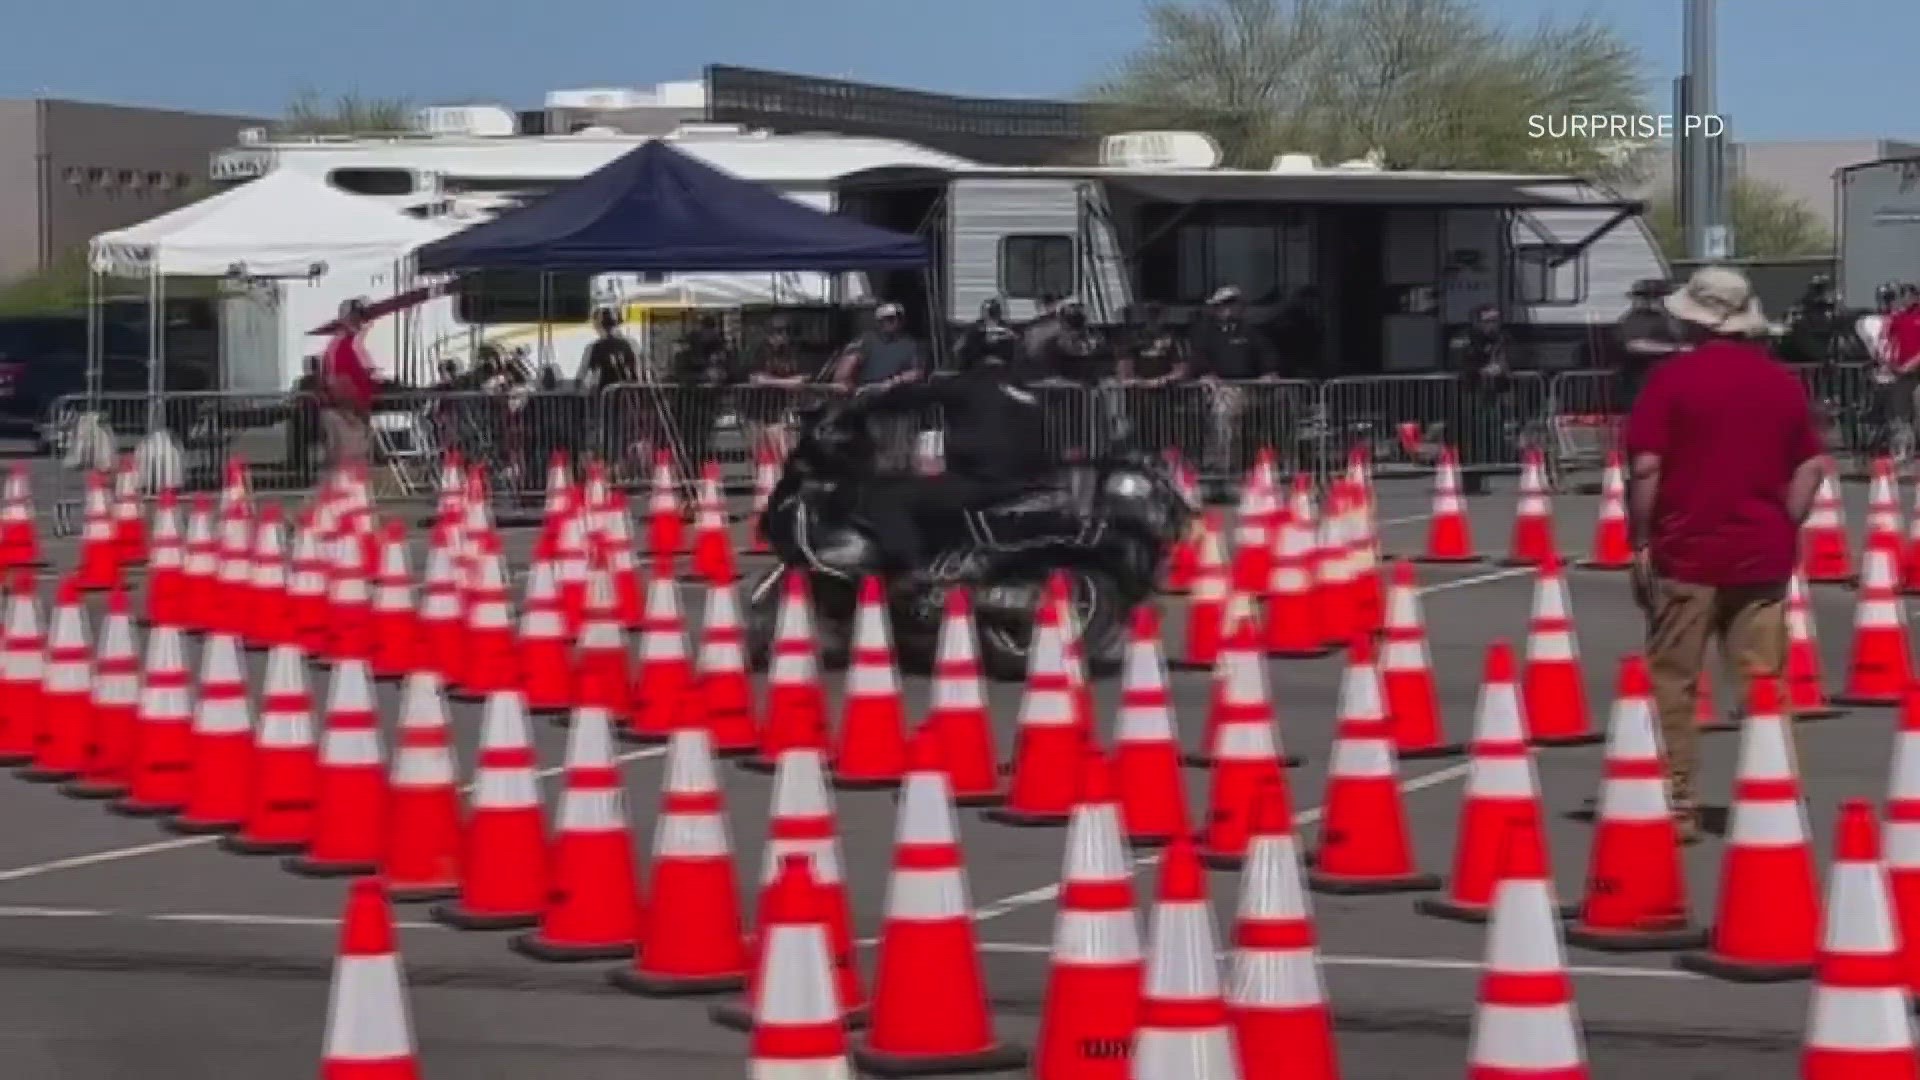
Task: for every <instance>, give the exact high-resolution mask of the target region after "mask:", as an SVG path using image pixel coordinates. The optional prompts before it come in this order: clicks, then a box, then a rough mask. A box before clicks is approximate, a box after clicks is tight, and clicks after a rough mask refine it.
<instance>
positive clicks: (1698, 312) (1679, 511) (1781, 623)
mask: <svg viewBox="0 0 1920 1080" xmlns="http://www.w3.org/2000/svg"><path fill="white" fill-rule="evenodd" d="M1665 307H1666V310H1667V313H1668V314H1669V315H1670V316H1672V318H1673V320H1674V323H1675V328H1676V330H1677V331H1678V333H1679V334H1680V335H1681V340H1682V341H1683V342H1684V343H1685V349H1684V351H1682V352H1680V353H1677V354H1675V355H1674V356H1673V357H1671V358H1669V359H1668V360H1666V361H1665V362H1664V363H1662V364H1661V365H1660V366H1659V367H1658V368H1656V369H1654V372H1653V374H1652V375H1651V376H1650V377H1649V378H1648V380H1647V383H1646V387H1645V388H1644V389H1643V390H1642V391H1641V393H1640V397H1639V398H1638V399H1637V400H1636V401H1635V402H1634V406H1633V412H1632V413H1631V414H1630V415H1629V416H1628V418H1627V431H1626V449H1627V454H1628V456H1629V458H1630V460H1631V467H1632V479H1631V481H1630V482H1629V486H1628V522H1629V528H1630V530H1631V532H1632V538H1633V544H1634V574H1633V585H1634V595H1635V599H1636V600H1637V601H1638V602H1639V603H1640V605H1641V607H1642V609H1643V610H1645V612H1646V614H1647V664H1648V669H1649V673H1650V674H1651V676H1652V680H1653V693H1654V706H1655V708H1656V709H1657V710H1658V712H1659V716H1660V726H1661V728H1662V729H1663V730H1664V732H1665V743H1666V754H1667V773H1668V782H1669V785H1670V788H1671V798H1672V803H1673V813H1674V819H1675V822H1676V823H1677V824H1678V825H1679V827H1680V832H1681V836H1682V838H1683V839H1685V840H1687V841H1688V842H1691V841H1692V840H1694V839H1697V838H1698V830H1699V822H1698V815H1697V810H1696V806H1697V804H1696V803H1695V801H1694V787H1693V782H1694V775H1695V773H1696V771H1697V769H1698V765H1699V733H1698V730H1697V729H1696V728H1695V726H1694V694H1695V688H1696V687H1697V686H1698V685H1699V681H1700V674H1701V668H1702V665H1703V662H1704V660H1705V657H1706V648H1707V641H1708V639H1710V638H1715V637H1717V638H1719V640H1720V650H1721V655H1722V658H1723V662H1724V664H1725V667H1726V670H1728V671H1729V672H1731V673H1732V674H1733V675H1734V677H1735V678H1737V679H1739V681H1740V683H1741V684H1742V685H1741V692H1742V693H1744V690H1745V683H1746V682H1747V681H1748V680H1749V679H1750V678H1751V677H1752V676H1755V675H1767V676H1772V677H1775V678H1778V677H1780V676H1781V674H1782V673H1783V669H1784V667H1785V663H1786V637H1787V630H1786V605H1785V600H1786V590H1787V582H1788V579H1789V578H1790V577H1791V576H1792V575H1793V571H1794V567H1795V564H1796V555H1797V550H1798V544H1799V535H1800V524H1801V522H1803V521H1804V520H1806V516H1807V513H1808V512H1809V511H1810V510H1811V509H1812V506H1813V496H1814V492H1815V490H1816V489H1817V488H1818V487H1819V485H1820V481H1821V478H1822V477H1824V476H1825V475H1826V474H1827V470H1828V469H1829V467H1830V466H1829V463H1828V461H1827V458H1826V457H1825V452H1824V449H1823V447H1822V444H1821V439H1820V434H1819V430H1818V428H1817V426H1816V424H1815V422H1814V414H1813V404H1812V402H1811V400H1810V399H1809V398H1808V396H1807V392H1806V390H1805V388H1803V387H1802V386H1801V385H1800V380H1799V378H1798V377H1796V376H1795V375H1794V373H1793V372H1792V371H1791V370H1789V369H1788V368H1787V367H1786V366H1785V365H1783V364H1781V363H1779V362H1778V361H1777V360H1775V359H1774V357H1773V354H1772V353H1770V352H1769V351H1768V350H1767V348H1766V346H1765V345H1763V344H1762V343H1761V342H1760V341H1759V340H1757V338H1758V336H1759V335H1760V334H1762V333H1764V332H1765V331H1766V319H1765V317H1764V316H1763V315H1762V314H1761V312H1760V304H1759V301H1758V300H1757V299H1755V297H1754V295H1753V290H1752V287H1751V286H1750V285H1749V284H1748V282H1747V279H1746V277H1745V276H1744V275H1742V274H1740V273H1739V272H1737V271H1734V270H1729V269H1726V268H1724V267H1705V268H1702V269H1701V270H1698V271H1696V272H1695V273H1694V275H1693V277H1692V278H1691V279H1690V280H1689V281H1688V282H1687V284H1686V287H1685V288H1683V289H1680V290H1677V291H1676V292H1674V293H1673V294H1671V295H1670V296H1668V297H1667V299H1666V300H1665Z"/></svg>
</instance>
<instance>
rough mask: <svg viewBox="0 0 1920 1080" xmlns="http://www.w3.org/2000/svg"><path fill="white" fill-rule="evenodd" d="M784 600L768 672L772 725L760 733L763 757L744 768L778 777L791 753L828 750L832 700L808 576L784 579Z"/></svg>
mask: <svg viewBox="0 0 1920 1080" xmlns="http://www.w3.org/2000/svg"><path fill="white" fill-rule="evenodd" d="M782 578H783V579H784V580H783V583H782V584H783V587H784V589H785V592H784V594H783V595H782V597H781V601H780V610H779V613H778V615H777V616H776V621H775V628H774V632H773V645H772V649H773V657H772V662H771V663H770V665H769V667H768V670H767V722H766V724H765V726H763V727H762V728H761V729H760V751H759V754H758V755H757V756H756V757H752V758H748V759H746V760H744V761H742V762H741V764H742V765H743V766H744V767H746V768H749V769H752V770H754V771H755V772H772V771H773V768H774V764H775V763H776V762H777V761H778V760H779V759H780V754H781V752H782V751H784V750H786V749H788V748H789V747H799V748H804V749H808V750H815V749H818V750H825V749H826V748H827V744H828V740H829V738H830V737H831V736H830V735H829V734H828V732H827V694H826V691H825V690H824V689H823V688H822V687H821V686H820V656H819V653H818V652H817V651H815V648H814V643H813V640H814V639H813V635H814V630H813V601H812V599H811V597H810V596H809V586H808V579H807V575H806V574H805V573H804V572H801V571H796V570H789V571H787V572H786V573H784V574H783V575H782Z"/></svg>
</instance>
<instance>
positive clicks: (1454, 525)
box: [1414, 447, 1482, 563]
mask: <svg viewBox="0 0 1920 1080" xmlns="http://www.w3.org/2000/svg"><path fill="white" fill-rule="evenodd" d="M1414 560H1415V561H1416V562H1426V563H1476V562H1480V561H1482V556H1480V555H1477V554H1475V553H1474V550H1473V526H1472V525H1471V524H1470V523H1469V522H1468V521H1467V508H1466V504H1465V503H1463V502H1461V501H1460V459H1459V458H1458V457H1456V456H1455V455H1454V452H1453V448H1452V447H1447V448H1446V449H1445V450H1442V451H1441V452H1440V469H1439V471H1438V472H1436V473H1435V474H1434V484H1433V516H1432V518H1430V519H1429V521H1428V523H1427V548H1426V551H1424V552H1422V553H1421V554H1419V555H1416V556H1414Z"/></svg>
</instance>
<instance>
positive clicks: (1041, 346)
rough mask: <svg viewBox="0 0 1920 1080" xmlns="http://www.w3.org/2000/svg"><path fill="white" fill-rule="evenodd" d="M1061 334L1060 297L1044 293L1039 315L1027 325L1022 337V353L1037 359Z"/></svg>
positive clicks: (1041, 295)
mask: <svg viewBox="0 0 1920 1080" xmlns="http://www.w3.org/2000/svg"><path fill="white" fill-rule="evenodd" d="M1059 332H1060V297H1059V296H1056V295H1055V294H1053V293H1042V294H1040V311H1039V314H1037V315H1035V316H1034V319H1033V321H1032V322H1030V323H1028V324H1027V329H1026V332H1025V333H1024V334H1023V335H1022V337H1021V340H1020V348H1021V351H1023V352H1025V353H1026V354H1027V356H1028V358H1030V359H1031V358H1037V357H1039V356H1040V355H1042V354H1043V353H1045V352H1046V351H1047V343H1048V342H1049V341H1050V340H1052V338H1053V336H1054V335H1055V334H1058V333H1059Z"/></svg>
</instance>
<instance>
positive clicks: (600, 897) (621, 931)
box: [513, 705, 641, 961]
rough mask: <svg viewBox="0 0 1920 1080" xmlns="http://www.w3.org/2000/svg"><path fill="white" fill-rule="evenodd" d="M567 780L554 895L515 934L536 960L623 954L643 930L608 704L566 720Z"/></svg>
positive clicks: (556, 842) (519, 947) (558, 825)
mask: <svg viewBox="0 0 1920 1080" xmlns="http://www.w3.org/2000/svg"><path fill="white" fill-rule="evenodd" d="M566 768H567V772H566V788H565V789H564V790H563V791H562V792H561V794H560V810H559V814H558V817H557V820H556V822H555V827H554V838H553V849H552V864H551V865H552V868H553V871H552V873H553V895H552V899H551V900H550V901H549V902H548V904H547V909H546V911H545V912H544V913H543V914H542V915H541V917H540V926H539V928H538V929H536V930H533V931H530V932H528V933H525V934H521V935H520V936H518V937H515V938H514V939H513V949H514V951H515V952H518V953H520V954H522V955H524V956H531V957H533V958H534V959H536V960H553V961H563V960H621V959H625V958H626V957H629V956H632V955H633V950H634V942H635V941H636V940H637V935H638V933H639V930H640V907H641V901H640V884H639V876H638V874H637V873H636V872H635V870H634V858H633V835H632V834H631V833H630V832H628V831H627V806H626V792H625V790H624V789H623V788H622V786H621V778H620V767H619V765H618V764H617V763H616V762H615V761H614V757H613V722H612V719H611V717H610V715H609V713H608V711H607V710H606V709H605V708H603V707H601V706H598V705H585V706H582V707H580V708H578V709H576V710H574V713H573V723H572V724H570V725H569V726H568V728H567V763H566Z"/></svg>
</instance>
